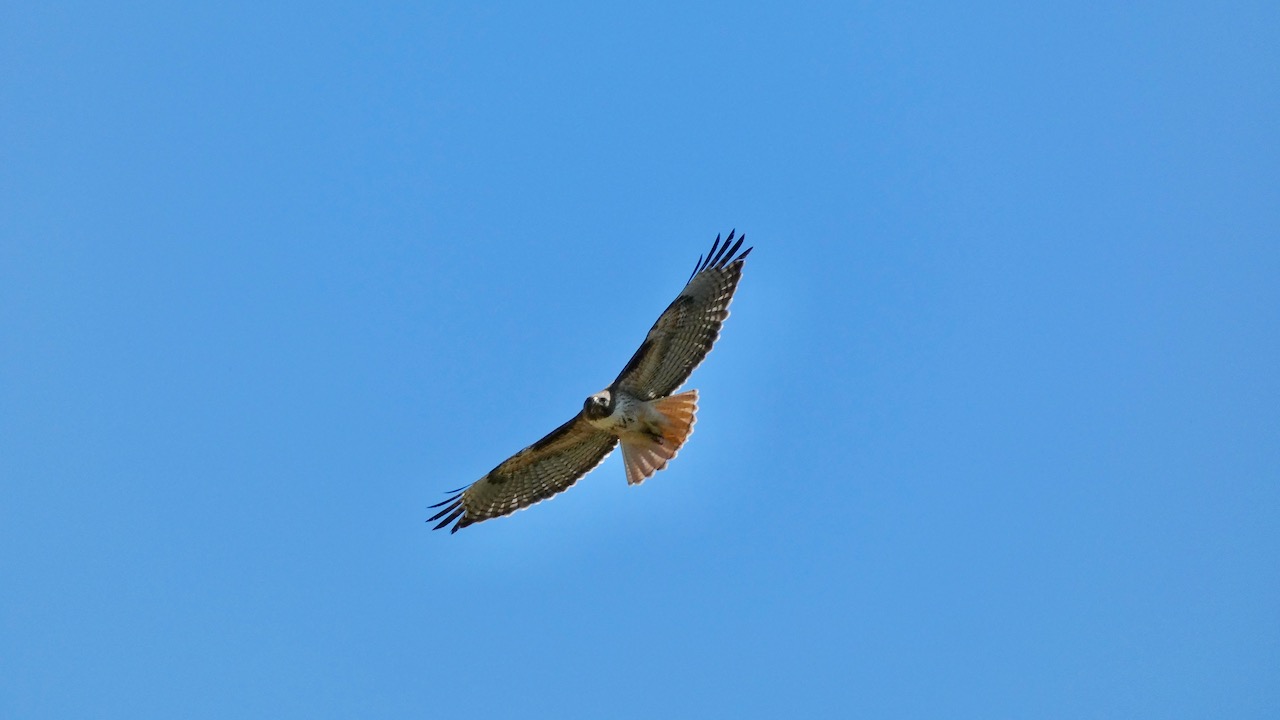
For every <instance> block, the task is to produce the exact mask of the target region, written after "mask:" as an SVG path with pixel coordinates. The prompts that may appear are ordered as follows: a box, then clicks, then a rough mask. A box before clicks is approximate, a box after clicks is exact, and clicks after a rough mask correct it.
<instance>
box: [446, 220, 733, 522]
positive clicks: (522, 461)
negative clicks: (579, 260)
mask: <svg viewBox="0 0 1280 720" xmlns="http://www.w3.org/2000/svg"><path fill="white" fill-rule="evenodd" d="M733 236H734V233H733V232H730V233H729V236H728V237H727V238H725V240H724V242H723V243H722V242H721V241H720V236H719V235H717V236H716V240H715V243H713V244H712V245H711V251H710V252H708V253H707V254H706V255H705V256H702V257H699V258H698V262H697V264H696V265H694V267H693V274H692V275H690V276H689V281H688V282H687V283H686V284H685V286H684V289H683V290H681V291H680V294H679V295H677V296H676V299H675V300H674V301H672V303H671V304H670V305H669V306H667V309H666V310H665V311H663V313H662V315H660V316H659V317H658V321H657V322H655V323H654V324H653V327H652V328H650V329H649V334H648V335H646V336H645V339H644V342H643V343H641V344H640V349H638V350H636V352H635V355H633V356H631V360H630V361H629V362H628V363H627V366H626V367H624V368H623V369H622V372H621V373H619V374H618V378H617V379H616V380H614V381H613V384H611V385H609V387H607V388H605V389H604V390H601V391H600V392H598V393H596V394H594V395H592V396H590V397H588V398H587V399H586V401H584V402H583V404H582V411H581V412H579V413H578V414H577V415H575V416H573V419H571V420H569V421H568V422H566V423H565V424H563V425H561V426H560V427H558V428H556V429H555V430H552V431H551V433H550V434H548V435H547V436H546V437H544V438H542V439H541V440H539V441H538V442H536V443H534V444H532V445H530V446H529V447H527V448H525V449H523V450H521V451H520V452H518V453H516V454H515V455H512V456H511V457H509V458H507V459H506V460H504V461H503V462H502V464H500V465H498V466H497V467H495V468H494V469H493V470H490V471H489V473H488V474H487V475H485V476H484V477H482V478H480V479H479V480H477V481H476V482H474V483H472V484H471V485H470V486H468V487H466V488H460V489H458V490H453V491H451V493H450V497H449V498H447V499H446V500H444V501H443V502H439V503H436V504H435V505H432V506H431V507H432V508H438V507H441V506H443V509H442V510H440V512H438V513H436V514H435V516H433V517H432V518H431V519H429V520H428V521H427V522H435V521H437V520H439V521H440V523H439V524H438V525H436V526H435V529H436V530H439V529H441V528H443V527H445V526H447V525H448V524H449V523H453V528H452V529H451V532H458V530H461V529H462V528H464V527H466V526H468V525H471V524H474V523H478V522H481V521H484V520H488V519H490V518H496V517H502V516H503V515H510V514H511V513H513V512H515V511H517V510H521V509H524V508H526V507H529V506H530V505H533V504H535V503H538V502H541V501H543V500H546V499H547V498H549V497H551V496H553V495H556V494H558V493H561V492H564V491H565V490H567V489H568V488H569V487H570V486H572V485H573V484H574V483H576V482H577V481H578V480H579V479H580V478H581V477H582V476H584V475H586V474H587V473H589V472H591V471H592V470H593V469H595V467H596V466H597V465H599V464H600V463H601V462H603V461H604V459H605V458H606V457H608V455H609V453H611V452H613V449H614V447H616V446H617V445H618V443H622V459H623V464H624V465H625V466H626V471H627V483H628V484H630V485H639V484H640V483H642V482H644V481H645V480H646V479H647V478H649V477H650V476H651V475H653V474H654V473H656V472H657V471H659V470H662V469H664V468H665V467H667V463H668V462H670V461H671V459H672V458H674V457H675V456H676V453H677V452H679V451H680V448H681V446H683V445H684V443H685V441H686V440H688V439H689V435H690V434H692V432H693V423H694V421H695V415H696V413H697V412H698V391H697V390H686V391H685V392H682V393H678V394H675V395H673V394H672V393H674V392H675V391H676V390H678V389H680V386H681V385H683V384H684V381H685V380H688V379H689V375H690V374H691V373H693V370H694V368H696V367H698V365H699V364H701V363H702V360H703V358H705V357H706V356H707V353H708V352H710V351H711V346H712V344H714V343H715V341H716V338H718V337H719V336H720V327H721V325H723V324H724V321H725V318H727V317H729V302H730V301H731V300H733V293H734V290H736V289H737V287H738V280H739V279H740V278H741V277H742V266H743V264H744V261H745V260H746V258H747V255H748V254H749V253H750V252H751V248H747V249H746V250H743V251H742V252H741V253H740V254H739V253H738V250H739V249H740V248H741V247H742V241H743V240H744V239H745V236H742V237H739V238H738V239H737V241H736V242H735V241H734V239H733ZM442 518H443V519H442ZM455 521H456V522H455Z"/></svg>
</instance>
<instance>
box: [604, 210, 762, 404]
mask: <svg viewBox="0 0 1280 720" xmlns="http://www.w3.org/2000/svg"><path fill="white" fill-rule="evenodd" d="M736 232H737V230H730V231H729V235H728V237H726V238H725V239H724V240H723V242H722V241H721V239H720V235H718V234H717V235H716V239H715V242H713V243H712V244H711V250H710V251H709V252H708V253H707V254H706V255H700V256H699V257H698V262H697V263H695V264H694V266H693V273H692V274H690V275H689V279H688V281H686V282H685V286H684V288H682V289H681V290H680V294H679V295H677V296H676V299H675V300H673V301H672V302H671V304H670V305H668V306H667V309H666V310H664V311H663V312H662V315H659V316H658V319H657V321H655V322H654V323H653V327H651V328H649V333H648V334H647V335H646V336H645V339H644V342H643V343H641V344H640V347H639V348H638V349H637V350H636V351H635V354H633V355H632V356H631V359H630V360H628V361H627V364H626V366H624V367H623V368H622V372H620V373H618V377H617V378H616V379H615V380H614V381H613V384H612V385H611V386H610V387H611V388H616V387H620V386H622V387H625V386H627V385H628V384H629V381H630V380H631V379H632V378H631V376H632V375H633V374H634V373H637V372H638V371H639V370H640V368H641V366H642V365H643V364H644V363H645V362H646V361H648V360H652V358H650V357H649V355H650V353H651V352H652V351H654V350H655V339H656V338H659V337H660V336H661V332H660V331H661V330H663V328H664V326H669V325H671V324H672V319H673V318H674V317H675V316H676V314H678V313H679V312H680V311H681V306H682V303H685V302H686V301H688V300H689V295H688V293H689V290H690V288H691V287H692V286H693V285H694V284H695V283H697V282H700V281H701V280H702V277H703V275H704V273H706V274H708V275H724V276H726V277H725V278H724V279H725V280H726V281H727V282H726V285H727V287H725V288H724V294H725V295H726V297H725V298H724V299H725V306H724V311H723V317H719V318H718V319H716V320H715V321H714V323H713V327H712V328H711V331H712V332H711V334H710V337H708V338H706V347H705V348H704V349H703V350H702V351H701V352H700V353H698V356H697V357H696V358H692V359H691V360H692V362H691V363H690V364H689V366H688V367H687V368H684V369H682V370H681V371H679V372H678V373H676V377H675V378H673V379H671V380H670V381H669V382H667V383H665V384H664V386H663V387H661V388H659V389H658V392H656V395H657V396H662V395H667V394H669V393H672V392H675V390H676V389H678V388H679V387H680V385H682V384H683V383H684V382H685V381H686V380H688V379H689V376H690V375H692V374H693V371H694V370H696V369H697V367H698V365H700V364H702V361H703V360H704V359H706V356H707V354H708V353H710V352H711V346H712V345H714V344H715V341H716V340H718V339H719V337H720V328H721V327H722V326H723V324H724V321H725V320H726V319H728V317H729V311H728V306H729V304H730V303H731V302H732V301H733V294H734V292H736V291H737V287H738V280H739V279H741V275H742V268H743V266H744V265H745V261H746V259H747V256H748V255H750V254H751V251H752V250H754V249H755V248H753V247H748V248H747V249H746V250H743V251H742V252H741V253H738V250H739V249H741V247H742V243H743V241H744V240H746V239H747V236H746V235H745V234H743V235H740V236H738V238H737V241H736V242H735V241H734V235H735V234H736ZM667 386H669V387H667ZM632 389H634V388H632Z"/></svg>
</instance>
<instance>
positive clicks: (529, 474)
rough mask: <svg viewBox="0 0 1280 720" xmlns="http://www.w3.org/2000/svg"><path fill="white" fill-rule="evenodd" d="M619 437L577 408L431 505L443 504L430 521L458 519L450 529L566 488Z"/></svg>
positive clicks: (445, 522)
mask: <svg viewBox="0 0 1280 720" xmlns="http://www.w3.org/2000/svg"><path fill="white" fill-rule="evenodd" d="M617 444H618V438H617V436H615V435H613V434H610V433H607V432H604V431H602V430H598V429H596V428H595V427H593V426H592V425H591V423H589V422H587V420H586V418H584V417H582V414H581V413H579V414H578V415H577V416H576V417H574V418H573V419H572V420H570V421H569V422H567V423H565V424H563V425H561V426H560V427H558V428H556V429H555V430H553V431H552V432H551V434H550V435H547V436H546V437H544V438H542V439H541V440H539V441H538V442H536V443H534V444H532V445H530V446H529V447H527V448H525V449H523V450H521V451H520V452H518V453H516V454H515V455H512V456H511V457H510V458H508V459H507V460H506V461H505V462H503V463H502V464H501V465H499V466H498V467H496V468H494V469H493V470H490V471H489V474H488V475H485V476H484V477H482V478H480V479H479V480H477V481H475V482H474V483H472V484H471V486H470V487H468V488H466V489H465V490H460V491H455V492H456V493H457V494H455V495H454V496H453V497H450V498H449V499H447V500H445V501H444V502H440V503H436V504H435V505H432V506H431V507H433V508H437V507H441V506H444V509H443V510H441V511H440V512H438V513H436V515H435V516H434V517H432V518H431V519H430V520H428V521H427V522H434V521H436V520H440V518H444V519H443V520H440V524H439V525H436V526H435V529H436V530H439V529H440V528H442V527H444V526H446V525H448V524H449V523H451V522H453V521H454V520H457V522H456V523H455V524H454V526H453V528H452V529H451V530H450V532H458V531H459V530H461V529H462V528H464V527H466V526H468V525H470V524H472V523H478V522H480V521H481V520H488V519H490V518H496V517H502V516H503V515H510V514H511V513H513V512H515V511H517V510H520V509H523V508H527V507H529V506H530V505H533V504H534V503H537V502H541V501H543V500H546V499H547V498H549V497H551V496H552V495H555V494H557V493H560V492H563V491H565V490H567V489H568V488H569V486H571V485H573V484H574V483H575V482H577V481H578V479H579V478H581V477H582V476H583V475H586V474H587V473H589V472H591V470H593V469H594V468H595V467H596V466H597V465H599V464H600V463H601V462H602V461H603V460H604V459H605V457H607V456H608V455H609V453H611V452H613V447H614V446H615V445H617Z"/></svg>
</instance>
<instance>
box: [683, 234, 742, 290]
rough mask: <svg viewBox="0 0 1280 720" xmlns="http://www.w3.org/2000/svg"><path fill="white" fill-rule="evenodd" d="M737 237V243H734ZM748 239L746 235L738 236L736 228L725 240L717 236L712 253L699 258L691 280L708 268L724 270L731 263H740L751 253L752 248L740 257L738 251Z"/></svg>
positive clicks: (712, 244)
mask: <svg viewBox="0 0 1280 720" xmlns="http://www.w3.org/2000/svg"><path fill="white" fill-rule="evenodd" d="M735 237H736V238H737V242H734V238H735ZM746 239H747V236H746V234H745V233H743V234H742V235H738V231H737V229H736V228H735V229H733V230H730V231H729V235H728V237H725V238H724V239H723V240H722V239H721V236H720V235H719V234H717V235H716V241H715V242H713V243H711V251H710V252H708V253H707V254H706V255H700V256H698V262H697V264H695V265H694V266H693V273H692V274H691V275H689V280H693V278H694V277H696V276H697V275H698V273H700V272H702V271H703V270H706V269H708V268H722V267H725V266H727V265H729V264H730V263H734V262H740V261H741V260H742V259H743V258H745V257H746V256H747V253H750V252H751V248H747V249H746V250H745V251H743V253H742V254H741V255H738V249H739V248H741V247H742V241H744V240H746ZM735 256H736V257H735Z"/></svg>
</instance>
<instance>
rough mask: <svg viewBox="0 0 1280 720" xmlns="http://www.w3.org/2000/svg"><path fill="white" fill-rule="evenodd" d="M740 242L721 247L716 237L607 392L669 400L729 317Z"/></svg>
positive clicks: (739, 263)
mask: <svg viewBox="0 0 1280 720" xmlns="http://www.w3.org/2000/svg"><path fill="white" fill-rule="evenodd" d="M744 239H746V236H743V237H740V238H738V241H737V242H736V243H735V242H733V233H732V232H730V233H729V237H728V238H726V239H725V241H724V244H723V245H721V244H720V236H719V235H717V236H716V241H715V243H714V244H713V245H712V246H711V252H710V253H708V254H707V256H706V258H705V259H704V258H698V264H697V265H695V266H694V268H693V275H691V276H690V277H689V282H688V284H686V285H685V286H684V290H681V291H680V295H679V296H677V297H676V299H675V301H673V302H672V303H671V305H670V306H668V307H667V309H666V311H664V312H663V313H662V315H661V316H660V317H659V318H658V321H657V322H656V323H654V324H653V327H652V328H651V329H650V330H649V334H648V336H646V337H645V339H644V343H643V344H641V345H640V349H639V350H636V354H635V355H633V356H632V357H631V361H630V362H628V363H627V366H626V367H625V368H623V370H622V373H621V374H619V375H618V379H617V380H614V381H613V385H612V387H615V388H619V389H622V390H624V391H626V392H628V393H630V394H631V395H634V396H636V397H639V398H644V399H646V400H652V399H653V398H658V397H665V396H667V395H670V394H671V393H673V392H675V391H676V389H677V388H679V387H680V386H681V385H682V384H683V383H684V381H685V380H688V379H689V375H690V374H691V373H693V369H694V368H696V367H698V364H699V363H701V362H702V359H703V358H705V357H706V356H707V353H709V352H711V345H712V344H713V343H714V342H715V341H716V338H718V337H719V336H720V326H721V325H723V324H724V319H725V318H727V317H729V301H731V300H733V291H734V290H735V289H737V287H738V280H739V278H741V277H742V265H743V261H744V260H745V259H746V257H747V255H748V254H749V253H750V252H751V248H747V249H746V250H744V251H743V252H742V254H741V255H737V252H738V248H740V247H742V241H743V240H744ZM735 255H737V256H736V257H735Z"/></svg>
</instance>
